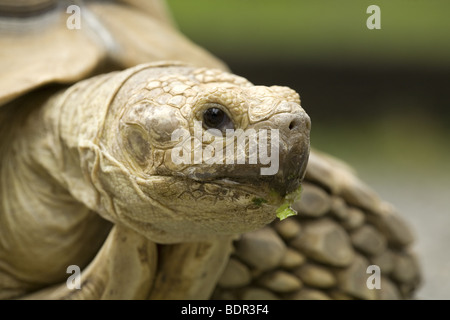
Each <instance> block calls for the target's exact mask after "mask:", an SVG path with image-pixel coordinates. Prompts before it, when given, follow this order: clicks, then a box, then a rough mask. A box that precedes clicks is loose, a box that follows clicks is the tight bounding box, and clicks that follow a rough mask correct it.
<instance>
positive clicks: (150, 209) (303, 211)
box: [0, 0, 421, 300]
mask: <svg viewBox="0 0 450 320" xmlns="http://www.w3.org/2000/svg"><path fill="white" fill-rule="evenodd" d="M70 5H72V4H71V3H61V2H57V1H51V0H28V1H27V0H24V1H19V2H14V3H13V2H10V1H0V14H1V19H0V26H1V37H0V43H1V47H2V53H1V54H2V59H0V69H1V70H2V75H1V77H0V83H1V85H0V88H1V89H0V122H1V126H0V128H1V129H0V130H1V134H0V137H1V139H2V141H1V143H0V150H1V152H0V155H1V157H0V170H1V185H0V199H1V201H0V221H1V223H0V298H2V299H255V300H256V299H406V298H412V297H414V292H415V291H416V289H417V288H418V286H419V284H420V281H421V273H420V265H419V263H418V259H417V258H416V255H415V254H414V252H413V251H412V249H411V247H412V243H413V241H414V234H413V232H412V230H411V229H410V227H409V226H408V224H407V223H406V222H405V221H404V219H403V218H402V216H401V215H400V214H399V213H397V211H396V209H395V208H394V207H393V206H392V205H390V204H389V203H386V202H385V201H383V200H382V199H380V198H379V197H378V196H377V194H376V193H375V192H374V191H373V190H372V189H370V187H368V186H367V185H366V184H364V182H362V181H361V180H360V179H359V178H358V177H357V175H356V173H355V172H354V171H353V170H352V168H351V167H350V166H348V165H347V164H345V163H344V162H342V161H340V160H339V159H336V158H334V157H332V156H330V155H327V154H325V153H323V152H320V151H318V150H315V149H311V148H310V140H309V137H310V129H311V128H310V126H311V122H310V119H309V117H308V115H307V113H306V112H305V110H304V109H303V108H302V107H301V106H300V97H299V95H298V94H297V93H296V92H295V91H294V90H292V89H290V88H287V87H281V86H271V87H266V86H258V85H254V84H252V83H251V82H250V81H249V80H247V79H245V78H243V77H240V76H238V75H235V74H233V73H232V72H231V71H230V70H229V68H228V67H227V66H226V64H225V63H224V62H222V61H220V60H219V59H218V58H216V57H214V56H213V55H212V54H210V53H209V52H208V51H206V50H205V49H203V48H201V47H199V46H197V45H196V44H194V43H193V42H192V41H190V40H189V39H187V38H186V37H185V36H184V35H182V34H181V33H180V32H179V31H178V30H177V28H176V27H175V26H174V24H173V22H172V20H171V18H170V15H169V13H168V11H167V8H166V7H165V4H164V2H162V1H156V0H153V1H143V0H142V1H139V0H122V1H104V2H95V1H92V2H90V1H85V2H76V3H75V7H73V6H72V7H69V6H70ZM77 9H78V10H79V9H81V10H79V11H78V13H80V12H81V14H80V16H79V17H78V18H81V20H80V21H79V27H80V28H79V29H78V28H70V27H69V18H73V19H75V18H76V17H75V16H72V15H71V14H75V13H77ZM71 10H72V11H71ZM234 129H236V130H234ZM239 129H241V131H239ZM196 130H197V131H196ZM251 130H253V131H251ZM175 132H178V133H180V132H181V133H183V134H186V133H187V135H182V136H180V137H179V136H176V139H174V133H175ZM228 132H232V134H233V135H231V140H229V139H228V136H226V137H224V135H225V133H227V134H228ZM249 132H250V133H249ZM269 133H270V134H269ZM245 135H247V136H245ZM240 136H244V138H246V140H245V139H244V140H241V142H242V141H243V142H242V143H241V144H240V146H241V148H242V149H239V150H240V151H241V153H240V154H239V155H241V156H242V157H241V158H240V160H241V162H239V161H238V160H239V159H238V153H239V152H238V151H239V150H238V147H239V146H238V144H236V145H235V144H234V142H235V138H236V139H239V137H240ZM251 139H257V141H258V149H257V151H261V150H264V148H262V147H261V146H263V145H264V143H263V142H265V143H266V145H265V146H266V147H267V149H266V156H268V154H269V153H270V154H271V158H270V162H268V161H266V160H267V158H266V160H265V161H264V163H263V161H262V160H261V159H262V157H261V158H260V159H259V160H260V161H259V162H258V161H256V162H255V161H253V162H251V156H252V154H254V151H255V149H251V148H252V144H251V141H253V140H251ZM277 140H278V141H277ZM216 141H217V142H218V143H217V144H213V142H214V143H215V142H216ZM230 141H232V142H233V143H231V145H232V146H231V147H230V149H229V150H231V151H230V153H228V149H226V150H227V152H226V153H223V152H222V153H220V151H221V149H220V148H219V147H224V146H226V147H228V146H229V145H230ZM254 141H256V140H254ZM196 143H197V144H196ZM269 145H270V148H271V149H270V152H269V151H268V148H269ZM193 146H194V148H191V147H193ZM195 146H197V147H200V149H201V150H203V151H202V152H203V153H202V152H200V155H201V156H202V155H205V154H206V155H207V156H208V155H209V156H210V157H209V158H208V157H207V159H206V160H205V159H200V160H201V161H196V159H197V160H198V158H196V155H195V152H196V150H198V148H197V149H196V148H195ZM216 147H217V149H216ZM272 147H274V148H273V149H272ZM202 148H203V149H202ZM208 148H209V149H208ZM205 150H209V151H208V152H209V153H204V152H205ZM175 151H176V152H175ZM222 151H223V150H222ZM261 152H262V151H261ZM174 155H175V157H174ZM216 155H218V156H219V157H218V158H214V157H215V156H216ZM220 155H222V157H220ZM273 155H277V156H278V157H273V158H272V156H273ZM213 158H214V159H215V160H217V161H208V159H209V160H211V159H213ZM257 160H258V159H257ZM272 160H273V161H275V162H277V163H272ZM192 162H193V163H192ZM272 164H273V165H274V166H275V165H276V168H275V169H276V170H275V171H274V172H271V173H270V174H263V170H266V173H267V170H268V169H270V167H271V166H272ZM269 166H270V167H269ZM287 216H290V217H289V218H287ZM277 217H278V218H279V219H277ZM74 266H75V267H78V268H79V269H80V270H82V272H81V275H79V278H77V279H78V280H80V283H79V287H74V286H70V285H69V284H70V283H69V277H70V276H71V271H70V270H73V269H71V268H72V267H74ZM374 267H375V268H378V270H379V271H380V272H379V273H378V276H379V277H380V278H379V279H375V278H371V272H372V271H371V270H375V269H373V268H374ZM377 281H378V282H379V283H381V288H380V287H379V286H378V287H375V288H374V285H376V282H377Z"/></svg>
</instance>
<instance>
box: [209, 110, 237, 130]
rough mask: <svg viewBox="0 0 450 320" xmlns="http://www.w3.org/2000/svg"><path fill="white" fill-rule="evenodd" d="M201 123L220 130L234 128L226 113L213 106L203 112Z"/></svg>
mask: <svg viewBox="0 0 450 320" xmlns="http://www.w3.org/2000/svg"><path fill="white" fill-rule="evenodd" d="M203 124H204V126H205V127H206V128H207V129H218V130H220V131H225V130H226V129H233V128H234V125H233V122H232V121H231V119H230V118H229V117H228V115H227V114H226V113H225V112H224V111H223V110H222V109H220V108H217V107H214V106H212V107H211V108H208V109H206V110H205V111H204V112H203Z"/></svg>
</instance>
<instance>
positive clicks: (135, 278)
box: [23, 225, 157, 300]
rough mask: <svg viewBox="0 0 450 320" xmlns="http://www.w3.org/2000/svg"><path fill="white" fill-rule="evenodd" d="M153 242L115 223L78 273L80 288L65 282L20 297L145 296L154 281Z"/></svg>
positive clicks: (154, 247) (99, 297)
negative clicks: (96, 252)
mask: <svg viewBox="0 0 450 320" xmlns="http://www.w3.org/2000/svg"><path fill="white" fill-rule="evenodd" d="M156 266H157V249H156V244H155V243H154V242H152V241H149V240H148V239H146V238H145V237H143V236H141V235H139V234H137V233H136V232H134V231H133V230H131V229H129V228H126V227H123V226H121V225H115V226H114V227H113V229H112V230H111V232H110V234H109V236H108V238H107V239H106V241H105V243H104V244H103V246H102V248H101V250H100V251H99V253H98V254H97V256H96V257H95V259H94V260H93V261H92V262H91V263H90V264H89V265H88V267H87V268H86V270H84V271H82V272H81V287H80V289H69V288H68V286H67V285H66V283H63V284H59V285H56V286H53V287H50V288H46V289H43V290H41V291H37V292H34V293H32V294H29V295H27V296H24V297H23V299H114V300H116V299H145V298H147V297H148V295H149V293H150V290H151V288H152V286H153V283H154V280H155V272H156Z"/></svg>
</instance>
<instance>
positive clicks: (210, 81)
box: [103, 66, 310, 242]
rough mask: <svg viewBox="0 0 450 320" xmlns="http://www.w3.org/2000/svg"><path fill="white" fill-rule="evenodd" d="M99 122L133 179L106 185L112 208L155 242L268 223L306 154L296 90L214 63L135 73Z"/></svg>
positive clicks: (296, 180) (305, 120)
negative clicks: (249, 78)
mask: <svg viewBox="0 0 450 320" xmlns="http://www.w3.org/2000/svg"><path fill="white" fill-rule="evenodd" d="M107 123H108V126H107V127H106V129H105V130H104V133H103V139H104V145H105V146H106V148H107V149H108V152H109V153H110V154H111V156H112V157H114V159H116V161H117V162H119V163H121V164H122V167H123V170H126V171H127V172H128V177H127V179H128V182H127V183H128V184H129V185H130V186H132V190H131V191H125V190H126V189H127V188H124V187H123V186H121V185H120V184H125V182H124V181H125V180H126V179H111V180H110V181H109V182H108V183H109V184H112V183H113V182H112V181H113V180H116V184H117V186H115V187H114V186H111V188H110V190H111V192H112V193H113V194H114V198H115V201H116V204H115V208H116V212H117V210H119V211H120V214H119V216H120V220H121V221H122V222H124V223H125V224H127V225H129V226H131V227H133V228H135V229H136V230H138V231H140V232H141V233H143V234H146V235H147V236H148V237H149V238H150V239H152V240H155V241H157V242H177V241H186V240H198V239H203V238H205V237H208V236H212V235H220V234H223V235H228V234H236V233H242V232H246V231H249V230H254V229H256V228H260V227H262V226H263V225H265V224H267V223H269V222H271V221H272V220H273V219H274V218H275V216H276V214H275V211H276V209H277V208H278V207H279V206H280V204H281V203H282V202H283V200H284V197H285V196H286V195H287V194H289V193H291V192H293V191H295V190H297V189H298V187H299V186H300V183H301V180H302V178H303V176H304V174H305V168H306V164H307V160H308V156H309V131H310V119H309V117H308V115H307V114H306V112H305V111H304V110H303V109H302V108H301V106H300V99H299V96H298V94H297V93H296V92H295V91H293V90H291V89H289V88H286V87H280V86H272V87H265V86H255V85H253V84H251V83H250V82H248V81H247V80H246V79H244V78H242V77H238V76H236V75H233V74H230V73H227V72H224V71H220V70H215V69H206V68H193V67H186V66H172V67H164V68H148V69H144V70H141V71H139V72H137V73H135V74H134V75H133V76H131V77H129V78H128V80H127V81H126V82H125V83H124V84H123V86H122V87H121V89H120V90H119V91H118V93H117V95H116V96H115V98H114V101H113V103H112V106H111V109H110V110H109V114H108V119H107ZM119 182H120V183H119ZM128 188H129V187H128ZM131 193H133V194H134V196H130V194H131ZM136 195H137V196H136ZM118 208H119V209H118Z"/></svg>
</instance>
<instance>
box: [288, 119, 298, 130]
mask: <svg viewBox="0 0 450 320" xmlns="http://www.w3.org/2000/svg"><path fill="white" fill-rule="evenodd" d="M299 125H300V123H299V121H298V119H294V120H292V121H291V123H289V130H294V129H295V128H296V127H297V126H299Z"/></svg>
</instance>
